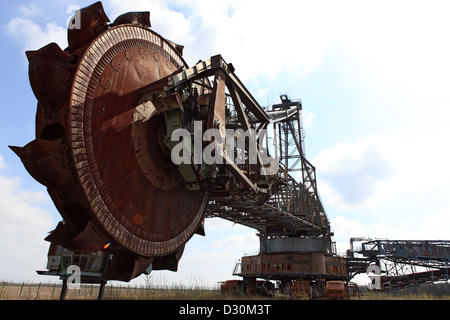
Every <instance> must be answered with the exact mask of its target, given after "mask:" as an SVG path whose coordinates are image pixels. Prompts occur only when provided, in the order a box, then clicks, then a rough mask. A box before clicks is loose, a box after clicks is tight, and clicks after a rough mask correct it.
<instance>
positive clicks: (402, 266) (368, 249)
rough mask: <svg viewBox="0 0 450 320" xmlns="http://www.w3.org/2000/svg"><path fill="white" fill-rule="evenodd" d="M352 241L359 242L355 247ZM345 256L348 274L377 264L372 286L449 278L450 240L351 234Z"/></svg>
mask: <svg viewBox="0 0 450 320" xmlns="http://www.w3.org/2000/svg"><path fill="white" fill-rule="evenodd" d="M355 242H359V243H360V246H359V247H358V248H355V246H354V243H355ZM347 256H348V272H349V275H350V276H351V277H354V276H356V275H357V274H360V273H366V272H367V269H368V268H369V267H370V266H377V267H378V270H379V271H380V272H379V274H378V275H377V276H378V277H379V280H378V281H379V287H378V288H376V287H375V290H381V291H390V290H395V289H399V288H405V287H410V286H416V285H419V284H422V283H433V282H437V281H448V280H449V279H450V277H449V271H450V241H445V240H388V239H366V238H351V239H350V250H348V253H347Z"/></svg>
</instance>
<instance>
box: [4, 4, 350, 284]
mask: <svg viewBox="0 0 450 320" xmlns="http://www.w3.org/2000/svg"><path fill="white" fill-rule="evenodd" d="M182 54H183V46H181V45H178V44H176V43H173V42H172V41H170V40H167V39H165V38H163V37H162V36H161V35H159V34H158V33H156V32H155V31H153V30H152V28H151V23H150V13H149V12H129V13H125V14H123V15H121V16H119V17H118V18H117V19H115V21H114V22H112V23H110V21H109V19H108V17H107V15H106V14H105V12H104V10H103V6H102V4H101V2H96V3H94V4H92V5H90V6H88V7H86V8H83V9H81V10H79V11H77V13H76V14H75V16H74V17H73V19H72V21H71V24H70V25H69V29H68V47H67V48H65V49H64V50H62V49H61V48H60V47H59V46H58V45H57V44H55V43H51V44H49V45H47V46H45V47H43V48H41V49H39V50H37V51H28V52H26V55H27V57H28V60H29V78H30V84H31V88H32V90H33V92H34V94H35V96H36V99H37V102H38V103H37V113H36V139H35V140H33V141H32V142H30V143H29V144H27V145H26V146H24V147H11V149H12V150H13V151H14V152H15V153H16V154H17V155H18V156H19V157H20V158H21V160H22V162H23V164H24V166H25V168H26V169H27V171H28V172H29V173H30V175H31V176H32V177H33V178H35V179H36V180H37V181H38V182H40V183H41V184H43V185H44V186H46V188H47V190H48V193H49V195H50V197H51V199H52V200H53V202H54V204H55V206H56V208H57V210H58V211H59V213H60V214H61V216H62V221H61V222H60V223H59V224H58V225H57V226H56V228H55V230H53V231H52V232H51V233H50V234H49V236H48V237H47V238H46V240H47V241H49V242H50V243H51V247H50V248H51V249H50V251H49V265H48V269H49V271H47V272H41V273H42V274H54V275H59V276H61V278H62V279H63V280H67V274H66V273H65V268H66V267H67V261H69V260H67V259H68V258H67V256H68V255H70V254H72V255H73V257H78V258H77V259H78V260H76V261H77V263H78V264H79V265H80V266H82V278H83V277H84V279H87V280H86V281H99V282H102V283H104V282H105V281H108V280H120V281H129V280H131V279H133V278H135V277H137V276H139V275H141V274H143V273H148V272H150V271H151V270H172V271H176V270H177V265H178V261H179V259H180V258H181V256H182V254H183V249H184V246H185V244H186V243H187V241H189V239H190V238H191V237H192V236H193V235H194V234H200V235H205V230H204V227H203V223H204V219H205V218H206V217H220V218H223V219H227V220H230V221H233V222H236V223H240V224H243V225H246V226H248V227H251V228H254V229H256V230H257V231H258V235H259V237H260V240H261V241H260V243H261V246H260V249H261V250H260V255H258V256H257V257H254V258H249V259H250V260H249V261H253V260H252V259H256V260H258V259H265V258H266V257H268V255H271V257H273V258H274V259H278V258H279V259H282V258H285V259H286V261H287V262H286V263H285V264H284V267H283V268H282V269H283V271H284V274H283V277H282V279H281V278H278V279H279V280H280V279H281V280H280V281H284V283H288V282H289V281H292V280H295V279H297V278H299V277H300V278H302V277H303V278H304V277H305V276H306V275H305V274H303V273H302V272H303V271H305V270H306V269H305V270H303V269H302V270H303V271H301V272H300V271H299V270H300V269H301V268H300V269H299V268H297V267H296V268H294V264H296V262H295V261H294V260H295V259H296V258H295V259H294V258H293V257H294V256H295V257H296V256H297V255H303V256H304V257H305V259H306V260H308V259H310V260H311V259H312V260H314V264H315V267H314V268H312V269H308V270H307V271H305V272H306V273H307V278H308V279H316V278H320V279H327V277H328V278H330V279H337V278H339V279H344V278H345V277H346V274H345V271H344V270H343V269H342V268H343V267H342V261H341V260H340V259H341V258H339V257H337V256H336V255H335V249H334V248H333V242H332V240H331V238H332V235H333V234H332V232H331V229H330V225H329V221H328V218H327V215H326V213H325V210H324V208H323V206H322V203H321V201H320V198H319V195H318V192H317V184H316V177H315V168H314V166H313V165H312V164H311V163H310V162H309V161H308V160H307V159H306V158H305V153H304V138H303V133H302V132H303V128H302V118H301V116H302V113H301V112H302V105H301V102H300V101H292V100H291V99H290V98H289V97H288V96H287V95H281V97H280V98H281V103H280V104H276V105H273V106H272V109H271V110H265V109H264V108H263V107H261V106H260V105H259V104H258V102H257V101H256V100H255V99H254V98H253V96H252V95H251V93H250V92H249V91H248V90H247V88H246V87H245V86H244V85H243V83H242V82H241V81H240V80H239V78H238V77H237V76H236V74H235V73H234V67H233V65H232V64H229V63H227V62H225V60H224V59H223V58H222V57H221V56H220V55H217V56H214V57H211V58H209V59H206V60H204V61H199V62H198V63H197V64H196V65H195V66H192V67H189V66H188V65H187V63H186V62H185V60H184V59H183V56H182ZM271 135H272V136H271ZM269 136H271V137H269ZM174 137H175V138H174ZM198 137H200V138H198ZM270 139H273V141H274V142H275V143H274V144H272V145H271V144H269V140H270ZM239 142H240V143H239ZM255 150H256V152H255ZM188 151H193V152H188ZM174 155H175V157H174ZM205 155H206V156H207V157H205ZM211 158H212V159H213V160H214V161H210V159H211ZM180 159H181V160H182V161H180ZM295 174H297V177H294V175H295ZM68 252H69V253H70V254H69V253H68ZM92 254H94V255H95V254H97V257H98V259H97V260H101V261H100V262H99V261H97V260H96V261H97V262H98V263H96V264H95V266H96V267H95V268H94V269H95V270H94V271H95V272H94V273H93V269H92V268H93V267H92V264H90V262H89V261H93V260H92V259H91V260H90V259H88V258H87V257H90V255H92ZM73 257H72V258H71V260H70V263H75V262H74V261H75V260H74V259H75V258H73ZM64 259H66V260H64ZM83 259H84V260H83ZM86 259H87V260H86ZM336 259H337V260H339V261H337V262H336V263H337V264H338V265H339V270H338V269H336V270H334V269H333V271H332V272H331V271H329V270H331V269H329V270H328V269H327V268H328V264H331V263H332V260H333V261H334V260H336ZM256 260H255V261H256ZM291 260H292V261H291ZM312 260H311V261H312ZM55 261H56V263H55ZM289 261H291V262H289ZM63 262H64V263H63ZM243 263H244V261H243ZM327 263H328V264H327ZM333 263H334V262H333ZM99 268H100V269H99ZM270 268H272V267H270ZM270 268H269V269H267V268H266V269H264V264H261V265H260V269H258V270H257V269H254V271H255V272H253V273H251V272H250V269H248V272H247V269H245V268H244V269H241V271H240V272H239V274H241V275H242V276H244V278H245V280H246V283H250V282H251V283H254V284H255V283H258V282H257V281H256V279H257V278H261V277H262V278H263V279H265V281H266V282H267V281H268V280H269V279H276V276H275V274H278V275H279V274H280V272H278V271H279V269H278V270H277V272H265V271H268V270H270ZM289 268H292V269H289ZM330 268H331V267H330ZM294 269H295V270H297V271H295V272H293V270H294ZM289 270H290V271H291V272H289ZM246 272H247V273H246ZM249 272H250V273H249ZM289 273H290V274H289ZM94 278H95V279H94ZM263 283H264V281H263Z"/></svg>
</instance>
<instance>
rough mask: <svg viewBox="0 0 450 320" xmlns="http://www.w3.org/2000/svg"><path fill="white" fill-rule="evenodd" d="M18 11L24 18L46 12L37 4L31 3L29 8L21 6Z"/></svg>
mask: <svg viewBox="0 0 450 320" xmlns="http://www.w3.org/2000/svg"><path fill="white" fill-rule="evenodd" d="M18 11H19V13H20V15H21V16H22V17H24V18H31V17H34V16H37V15H41V14H43V13H44V10H43V9H42V8H41V7H40V6H38V5H37V4H36V3H31V4H29V5H27V6H26V5H22V6H19V8H18Z"/></svg>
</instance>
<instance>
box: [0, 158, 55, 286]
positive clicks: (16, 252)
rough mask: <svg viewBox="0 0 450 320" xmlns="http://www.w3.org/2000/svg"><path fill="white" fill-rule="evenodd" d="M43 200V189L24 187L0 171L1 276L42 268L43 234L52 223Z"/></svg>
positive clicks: (28, 274)
mask: <svg viewBox="0 0 450 320" xmlns="http://www.w3.org/2000/svg"><path fill="white" fill-rule="evenodd" d="M1 159H2V158H1V156H0V168H1V167H2V164H3V162H2V160H1ZM46 201H48V195H46V194H45V193H44V192H36V191H30V190H27V189H26V188H25V187H24V186H23V185H22V183H21V179H19V178H17V177H14V178H10V177H7V176H4V175H0V226H1V227H2V231H1V232H0V260H1V261H2V277H3V278H4V279H5V280H16V281H18V280H20V279H26V280H29V279H32V278H33V277H35V275H36V269H44V268H45V263H46V255H47V250H48V243H46V242H45V241H44V237H45V236H46V234H47V233H48V232H49V231H50V230H52V228H53V227H54V221H53V219H52V217H51V214H50V212H48V211H47V210H45V209H42V204H44V203H45V202H46Z"/></svg>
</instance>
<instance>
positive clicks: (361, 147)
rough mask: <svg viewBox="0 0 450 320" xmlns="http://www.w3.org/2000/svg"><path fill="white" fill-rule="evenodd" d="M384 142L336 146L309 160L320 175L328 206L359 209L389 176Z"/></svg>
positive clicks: (369, 140)
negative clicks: (383, 151)
mask: <svg viewBox="0 0 450 320" xmlns="http://www.w3.org/2000/svg"><path fill="white" fill-rule="evenodd" d="M383 141H384V138H383V137H381V136H370V137H367V138H365V139H359V140H357V141H355V142H354V143H338V144H336V145H335V146H334V147H333V148H332V149H326V150H322V151H321V152H320V153H319V154H318V156H317V157H316V158H315V159H314V160H313V163H314V164H315V166H316V168H317V170H318V172H319V173H318V174H319V175H320V186H321V194H323V195H325V196H326V197H327V198H328V200H329V202H330V203H331V204H332V205H336V206H340V207H345V208H348V209H349V208H359V207H361V206H364V205H367V204H368V202H369V200H370V199H371V197H373V196H374V195H375V194H376V193H377V191H379V189H380V186H379V184H380V183H381V182H383V181H385V180H387V179H389V177H390V176H391V170H392V168H391V166H392V164H391V163H390V161H389V160H388V157H387V156H385V155H383V153H382V150H383V149H382V146H383Z"/></svg>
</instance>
